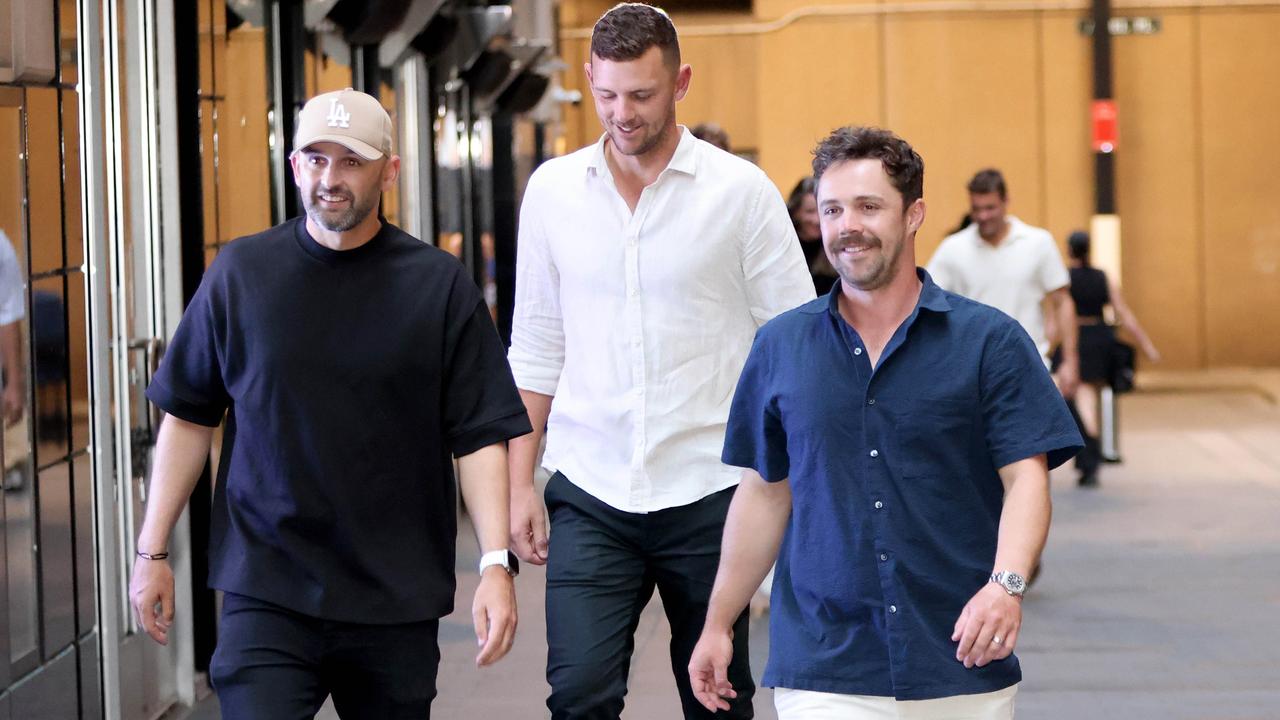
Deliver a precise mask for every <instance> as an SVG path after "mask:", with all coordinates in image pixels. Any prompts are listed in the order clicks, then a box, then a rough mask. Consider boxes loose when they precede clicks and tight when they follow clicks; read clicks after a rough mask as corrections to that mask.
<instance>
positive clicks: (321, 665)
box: [209, 593, 440, 720]
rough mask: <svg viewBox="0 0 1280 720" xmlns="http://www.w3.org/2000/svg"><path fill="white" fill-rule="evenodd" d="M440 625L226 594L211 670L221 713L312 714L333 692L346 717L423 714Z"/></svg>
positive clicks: (247, 718) (289, 717)
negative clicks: (381, 620)
mask: <svg viewBox="0 0 1280 720" xmlns="http://www.w3.org/2000/svg"><path fill="white" fill-rule="evenodd" d="M439 627H440V623H439V621H436V620H429V621H426V622H420V623H407V624H399V625H364V624H359V623H343V622H332V621H328V620H320V619H318V618H313V617H309V616H307V615H301V614H299V613H296V612H293V611H292V610H286V609H285V608H282V607H279V606H277V605H272V604H270V603H266V602H262V601H261V600H255V599H253V598H248V597H244V596H243V595H235V594H232V593H226V595H225V597H224V598H223V603H222V622H221V624H220V626H219V628H218V647H217V649H216V650H215V651H214V653H213V660H212V661H211V662H210V664H209V677H210V680H211V681H212V683H213V688H214V690H216V691H217V693H218V702H219V704H220V705H221V706H222V717H223V718H225V720H304V719H305V720H311V719H312V718H314V717H315V715H316V712H317V711H319V710H320V706H321V705H323V704H324V700H325V698H326V697H328V696H329V695H333V705H334V708H335V709H337V711H338V715H339V716H341V717H342V718H343V720H351V719H353V718H356V719H363V718H368V719H369V720H374V719H375V718H377V719H378V720H384V719H389V718H403V719H404V720H408V719H409V718H413V720H426V719H427V718H430V717H431V701H432V700H433V699H434V698H435V696H436V671H437V669H438V668H439V665H440V646H439V644H438V633H439Z"/></svg>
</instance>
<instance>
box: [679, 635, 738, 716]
mask: <svg viewBox="0 0 1280 720" xmlns="http://www.w3.org/2000/svg"><path fill="white" fill-rule="evenodd" d="M732 659H733V631H715V630H710V629H706V628H704V629H703V631H702V637H700V638H698V644H697V645H696V646H694V648H693V655H692V656H690V658H689V683H690V684H691V685H692V686H693V695H694V697H696V698H698V702H700V703H702V706H703V707H705V708H706V709H707V710H710V711H711V712H716V711H717V710H728V709H729V703H728V702H726V701H725V698H729V699H730V700H732V699H733V698H736V697H738V693H737V691H735V690H734V689H733V685H731V684H730V683H729V661H730V660H732Z"/></svg>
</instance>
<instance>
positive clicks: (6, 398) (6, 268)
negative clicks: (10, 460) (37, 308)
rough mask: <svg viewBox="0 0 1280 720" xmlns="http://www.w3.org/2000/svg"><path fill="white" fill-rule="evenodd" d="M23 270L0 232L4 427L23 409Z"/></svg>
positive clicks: (25, 312)
mask: <svg viewBox="0 0 1280 720" xmlns="http://www.w3.org/2000/svg"><path fill="white" fill-rule="evenodd" d="M22 288H23V281H22V269H21V268H20V267H19V266H18V256H17V254H16V253H14V251H13V245H11V244H9V236H7V235H5V233H4V231H3V230H0V368H3V377H4V381H3V384H4V391H3V412H2V413H0V418H2V421H3V424H4V425H11V424H13V423H15V422H17V421H18V420H20V419H21V418H22V409H23V407H24V406H25V404H26V402H25V397H24V396H25V395H26V383H25V380H26V375H25V373H24V372H23V369H22V327H21V326H22V323H21V322H20V321H21V320H22V318H23V317H24V316H26V314H27V305H26V300H25V298H24V297H23V293H22Z"/></svg>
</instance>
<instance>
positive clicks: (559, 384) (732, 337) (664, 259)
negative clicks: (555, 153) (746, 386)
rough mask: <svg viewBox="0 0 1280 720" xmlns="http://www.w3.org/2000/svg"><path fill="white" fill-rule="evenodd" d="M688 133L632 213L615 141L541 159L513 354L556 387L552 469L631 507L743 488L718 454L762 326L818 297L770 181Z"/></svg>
mask: <svg viewBox="0 0 1280 720" xmlns="http://www.w3.org/2000/svg"><path fill="white" fill-rule="evenodd" d="M679 130H680V133H681V137H680V143H679V146H678V147H677V148H676V152H675V155H674V156H673V157H672V158H671V162H670V163H669V164H668V166H667V168H666V169H665V170H664V171H663V172H662V174H661V175H659V177H658V179H657V181H656V182H654V183H653V184H652V185H650V186H648V187H646V188H645V189H644V191H643V193H641V195H640V201H639V203H638V204H637V205H636V209H635V212H634V213H633V212H631V210H630V208H628V207H627V203H626V201H625V200H623V198H622V196H621V195H620V194H619V193H618V190H617V187H616V186H615V184H614V181H613V177H612V175H611V173H610V171H609V167H608V164H607V163H606V162H605V156H604V139H605V138H604V136H602V137H601V139H600V140H599V141H598V142H597V143H596V144H594V145H592V146H589V147H586V148H583V149H582V150H579V151H577V152H574V153H572V154H570V155H566V156H564V157H560V158H555V159H552V160H549V161H547V162H546V163H544V164H543V165H542V166H541V167H539V168H538V169H537V171H536V172H534V174H533V176H532V177H531V178H530V179H529V184H528V187H527V188H526V189H525V195H524V201H523V204H522V205H521V210H520V234H519V250H518V258H517V263H516V298H515V318H514V321H513V327H512V333H511V350H510V353H509V356H508V359H509V360H510V362H511V369H512V372H513V374H514V375H515V380H516V384H517V385H518V386H519V387H520V388H521V389H523V390H529V391H532V392H537V393H541V394H544V395H552V396H554V401H553V402H552V405H551V415H550V417H549V419H548V423H547V446H546V452H545V454H544V456H543V461H542V464H543V466H544V467H545V468H547V469H548V470H551V471H555V470H559V471H560V472H562V473H563V474H564V475H565V477H567V478H568V479H569V480H570V481H571V482H573V483H574V484H575V485H577V486H578V487H580V488H582V489H583V490H585V491H587V492H588V493H590V494H591V495H592V496H594V497H596V498H597V499H599V500H601V501H602V502H604V503H606V504H608V505H610V506H612V507H614V508H617V509H619V510H623V511H626V512H651V511H655V510H661V509H663V508H669V507H677V506H680V505H687V504H689V503H692V502H695V501H697V500H700V499H702V498H703V497H706V496H707V495H710V494H712V493H714V492H717V491H719V490H723V489H724V488H727V487H730V486H732V485H734V484H736V483H737V482H738V480H739V478H740V476H741V472H742V471H741V470H740V469H738V468H731V467H729V466H726V465H724V464H722V463H721V462H720V452H721V450H722V447H723V444H724V429H725V423H726V421H727V419H728V416H729V404H730V402H731V400H732V399H733V392H734V388H735V387H736V386H737V382H738V375H739V374H740V373H741V372H742V367H743V365H744V364H745V363H746V358H747V353H748V351H749V350H750V349H751V343H752V340H753V338H754V336H755V331H756V329H757V328H758V327H759V326H760V325H763V324H764V323H765V322H767V321H768V320H769V319H770V318H772V317H774V316H775V315H777V314H779V313H781V312H783V311H785V310H789V309H791V308H793V307H795V306H797V305H800V304H802V303H804V302H807V301H809V300H811V299H813V297H814V291H813V282H812V280H810V278H809V274H808V271H807V270H806V269H805V264H804V255H803V253H802V252H801V250H800V244H799V241H798V240H797V239H796V235H795V230H794V228H793V227H792V224H791V219H790V218H789V217H788V215H787V210H786V206H785V205H784V204H783V202H782V198H781V196H780V195H779V194H778V190H777V189H776V188H775V187H774V185H773V183H772V182H771V181H770V180H769V178H768V177H767V176H766V175H765V174H764V172H763V171H761V170H760V169H759V168H758V167H756V166H755V165H752V164H751V163H749V162H747V161H745V160H742V159H741V158H738V157H735V156H733V155H731V154H729V153H726V152H724V151H722V150H719V149H717V148H715V147H713V146H711V145H709V144H707V143H705V142H703V141H701V140H698V139H696V138H695V137H693V134H692V133H690V132H689V131H688V130H686V129H685V128H684V127H680V128H679ZM796 352H803V348H796Z"/></svg>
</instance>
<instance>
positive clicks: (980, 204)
mask: <svg viewBox="0 0 1280 720" xmlns="http://www.w3.org/2000/svg"><path fill="white" fill-rule="evenodd" d="M1007 215H1008V204H1007V202H1006V200H1005V198H1002V197H1000V193H998V192H982V193H969V217H970V218H972V219H973V223H974V224H975V225H977V226H978V234H979V235H981V236H982V239H984V240H987V241H995V240H998V239H1000V236H1001V235H1003V234H1004V229H1005V217H1006V216H1007Z"/></svg>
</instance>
